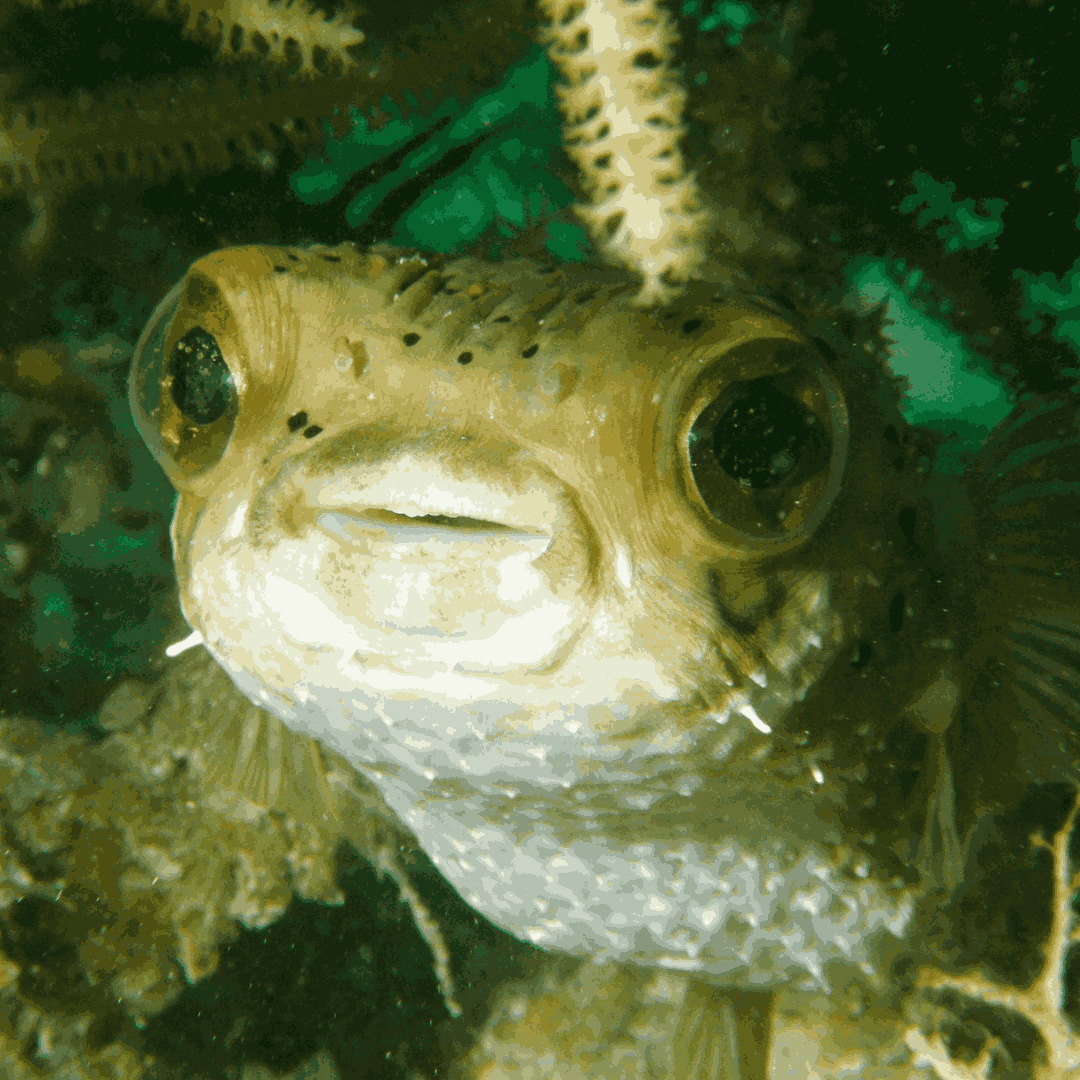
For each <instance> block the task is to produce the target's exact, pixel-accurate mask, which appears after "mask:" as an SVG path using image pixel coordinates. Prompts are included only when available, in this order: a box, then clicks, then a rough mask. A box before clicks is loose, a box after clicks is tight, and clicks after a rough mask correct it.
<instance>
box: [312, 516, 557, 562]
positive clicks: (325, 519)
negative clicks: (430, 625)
mask: <svg viewBox="0 0 1080 1080" xmlns="http://www.w3.org/2000/svg"><path fill="white" fill-rule="evenodd" d="M315 521H316V524H317V525H318V526H319V528H321V529H322V530H323V531H324V532H327V533H329V534H330V535H331V536H333V537H335V538H336V539H337V540H340V541H342V542H343V543H345V544H346V545H356V544H364V543H365V542H367V541H368V540H370V539H371V538H372V536H373V535H380V536H381V538H384V539H386V540H389V541H390V542H391V543H395V544H416V543H422V542H424V541H435V542H441V543H454V542H460V541H466V542H469V541H471V542H474V543H478V544H482V543H486V542H489V541H496V542H500V543H514V542H516V543H518V544H520V545H521V547H522V548H524V549H525V550H527V551H529V552H530V554H532V555H533V556H538V555H543V554H544V553H545V552H546V551H547V549H548V548H549V547H550V545H551V541H552V536H551V534H550V533H548V532H544V531H542V530H539V529H526V528H522V527H520V526H515V525H507V524H504V523H503V522H499V521H489V520H485V519H483V518H476V517H469V516H464V515H451V514H424V513H408V512H402V511H401V510H391V509H388V508H386V507H381V506H376V507H367V508H365V509H360V510H336V511H325V510H324V511H323V512H321V513H319V514H318V516H317V517H316V519H315Z"/></svg>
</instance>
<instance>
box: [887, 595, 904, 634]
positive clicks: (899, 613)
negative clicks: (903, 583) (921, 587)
mask: <svg viewBox="0 0 1080 1080" xmlns="http://www.w3.org/2000/svg"><path fill="white" fill-rule="evenodd" d="M906 608H907V597H906V596H905V595H904V594H903V593H902V592H898V593H897V594H896V595H895V596H894V597H893V598H892V602H891V603H890V604H889V629H890V630H891V631H892V632H893V633H894V634H895V633H896V632H897V631H898V630H899V629H900V628H901V627H902V626H903V625H904V615H905V613H906Z"/></svg>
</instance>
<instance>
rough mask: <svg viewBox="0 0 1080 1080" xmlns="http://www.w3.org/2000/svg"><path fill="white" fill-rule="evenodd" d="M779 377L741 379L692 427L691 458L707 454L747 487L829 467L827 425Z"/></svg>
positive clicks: (696, 462) (777, 483)
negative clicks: (785, 389)
mask: <svg viewBox="0 0 1080 1080" xmlns="http://www.w3.org/2000/svg"><path fill="white" fill-rule="evenodd" d="M778 383H779V380H776V379H770V378H760V379H753V380H751V381H749V382H741V383H736V384H735V385H734V386H733V387H730V388H729V390H728V391H727V392H726V393H724V394H722V395H721V396H720V397H719V398H717V399H716V400H715V401H714V402H713V403H712V404H711V405H709V407H708V408H706V409H705V411H704V412H702V414H701V415H700V416H699V417H698V419H697V420H696V421H695V423H694V426H693V427H692V428H691V429H690V437H689V443H690V462H691V466H692V467H696V468H695V472H700V471H701V469H702V463H703V461H704V458H705V456H706V455H709V456H710V457H711V458H712V460H713V461H714V462H715V464H716V465H717V466H719V468H720V469H721V470H723V472H725V473H726V474H727V475H728V476H730V477H731V478H732V479H733V480H735V481H737V482H738V483H739V484H740V485H741V486H742V487H744V488H752V489H754V490H755V491H762V490H769V489H776V488H779V487H781V486H783V485H786V484H791V483H793V482H795V481H796V480H797V479H799V478H800V477H806V476H809V475H811V474H812V473H814V472H817V471H818V470H820V469H822V468H824V467H825V466H826V465H827V464H828V461H829V450H830V440H829V437H828V434H827V432H826V431H825V429H824V425H822V424H821V423H819V421H818V418H817V417H816V416H815V415H814V414H813V413H812V412H811V411H810V410H809V409H808V408H806V406H805V405H803V404H802V403H801V402H800V401H799V400H798V399H797V398H795V397H793V396H792V395H790V394H788V393H785V391H784V387H783V386H782V385H778Z"/></svg>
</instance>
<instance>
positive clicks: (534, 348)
mask: <svg viewBox="0 0 1080 1080" xmlns="http://www.w3.org/2000/svg"><path fill="white" fill-rule="evenodd" d="M539 351H540V346H539V345H530V346H529V347H528V348H527V349H523V350H522V353H521V355H522V356H524V357H525V359H526V360H528V359H529V357H530V356H535V355H536V354H537V353H538V352H539Z"/></svg>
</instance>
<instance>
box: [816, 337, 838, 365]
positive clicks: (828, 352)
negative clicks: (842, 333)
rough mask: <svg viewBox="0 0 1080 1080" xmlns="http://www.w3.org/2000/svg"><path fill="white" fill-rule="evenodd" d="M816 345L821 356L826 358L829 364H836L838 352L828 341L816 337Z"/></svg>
mask: <svg viewBox="0 0 1080 1080" xmlns="http://www.w3.org/2000/svg"><path fill="white" fill-rule="evenodd" d="M814 344H815V345H816V346H817V347H818V351H819V352H820V353H821V355H822V356H824V357H825V359H826V360H828V361H829V363H831V364H835V363H836V352H835V350H834V349H833V347H832V346H831V345H830V344H829V343H828V342H827V341H823V340H822V339H821V338H819V337H816V338H814Z"/></svg>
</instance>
